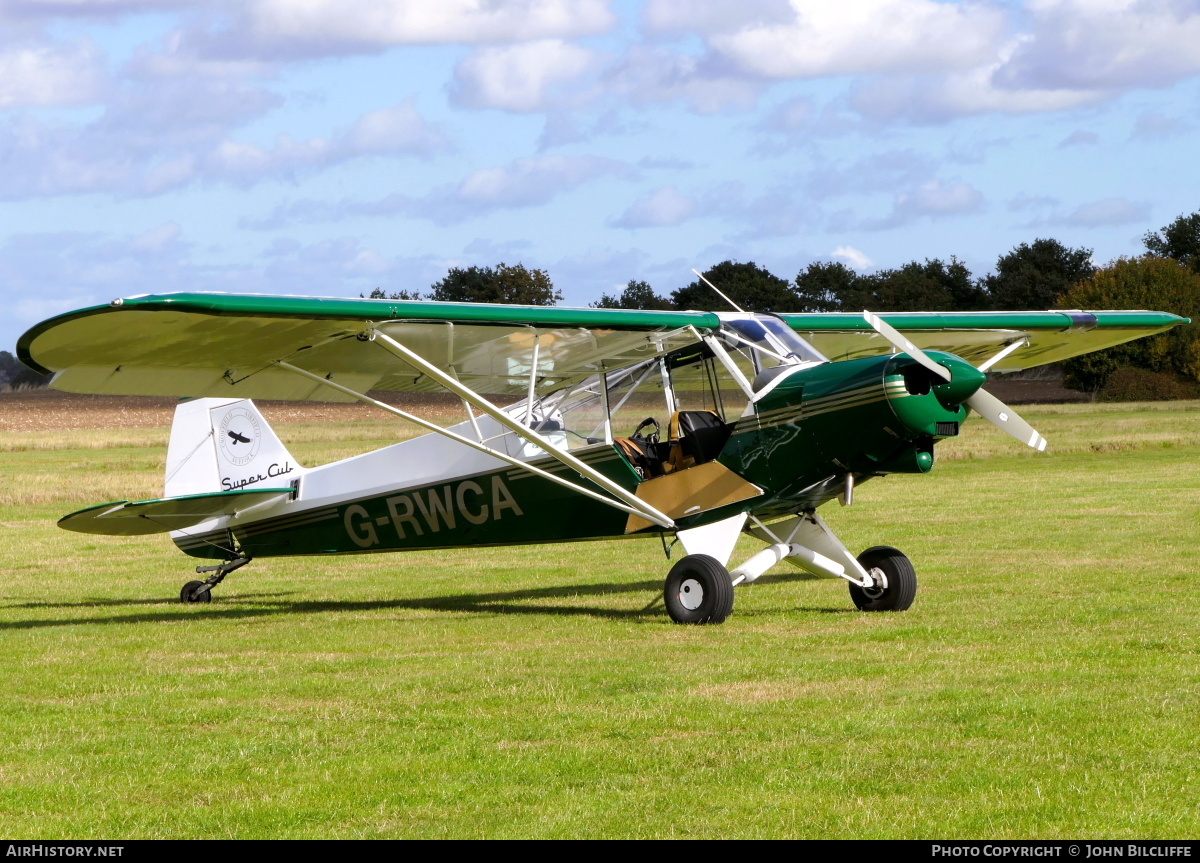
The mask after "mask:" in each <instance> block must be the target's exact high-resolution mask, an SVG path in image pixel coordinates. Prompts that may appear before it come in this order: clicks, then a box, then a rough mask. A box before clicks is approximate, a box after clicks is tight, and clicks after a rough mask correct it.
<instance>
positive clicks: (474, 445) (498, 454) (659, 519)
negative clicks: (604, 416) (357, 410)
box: [275, 360, 675, 529]
mask: <svg viewBox="0 0 1200 863" xmlns="http://www.w3.org/2000/svg"><path fill="white" fill-rule="evenodd" d="M275 365H277V366H279V367H280V368H281V369H286V370H287V371H289V372H294V373H295V374H298V375H300V376H302V377H306V378H308V379H309V380H312V381H316V382H317V383H320V384H324V385H325V386H327V387H331V388H332V389H335V390H337V391H338V392H342V393H345V394H346V395H348V396H350V397H351V398H355V399H357V400H358V401H360V402H365V403H366V404H369V405H374V406H375V407H377V408H379V409H380V410H384V411H387V412H388V413H391V414H395V415H396V416H399V417H402V418H404V419H406V420H408V421H410V422H412V423H415V424H416V425H419V426H421V427H422V428H424V429H428V430H429V431H431V432H436V433H437V434H440V435H443V436H445V437H448V438H450V439H451V440H454V441H458V442H459V443H461V444H463V445H464V446H469V447H471V449H475V450H479V451H480V452H482V453H487V454H488V455H490V456H493V457H495V458H498V459H500V460H501V461H505V462H508V463H509V464H511V465H513V466H515V467H519V468H521V469H522V470H527V471H529V472H530V473H532V474H535V475H536V476H540V477H541V478H542V479H548V480H550V482H553V483H557V484H558V485H561V486H563V487H564V488H569V489H570V490H571V491H574V492H577V493H578V494H582V495H584V496H585V497H590V498H592V499H593V500H598V501H600V502H601V503H605V504H608V505H609V506H611V507H614V508H615V509H619V510H621V511H622V512H625V513H628V514H629V515H637V516H641V517H642V518H645V519H649V520H651V521H653V522H654V523H655V524H657V525H660V526H661V527H665V528H668V529H673V528H674V527H675V523H674V522H673V521H671V519H669V518H667V516H665V515H663V514H662V513H660V512H659V511H658V510H656V509H654V508H653V507H652V506H650V505H649V504H646V503H644V502H643V501H641V500H638V499H637V498H636V497H635V498H634V501H635V502H636V503H637V504H638V506H636V507H634V506H626V505H625V504H624V503H622V502H621V501H618V500H613V499H612V498H611V497H608V496H606V495H603V494H598V493H597V492H594V491H592V490H591V489H589V488H584V487H583V486H581V485H579V484H578V483H574V482H571V481H570V480H569V479H564V478H563V477H561V476H557V475H556V474H553V473H550V472H549V471H546V470H542V469H541V468H540V467H537V466H535V465H532V464H529V463H528V462H525V461H521V459H519V458H515V457H513V456H511V455H509V454H508V453H506V452H502V451H501V450H497V449H493V448H492V447H490V446H487V445H486V444H483V443H479V442H477V441H473V440H471V439H469V438H465V437H463V436H462V435H460V434H456V433H455V432H452V431H450V430H449V429H444V428H442V427H441V426H439V425H437V424H435V423H431V422H429V421H428V420H425V419H421V417H419V416H416V415H414V414H410V413H409V412H408V411H404V410H401V409H400V408H397V407H394V406H392V405H389V404H384V403H383V402H381V401H377V400H375V399H373V398H371V397H370V396H368V395H364V394H363V393H360V392H358V391H357V390H353V389H351V388H350V387H347V386H342V385H341V384H339V383H336V382H334V381H331V380H329V379H327V378H324V377H322V376H321V375H318V374H313V373H312V372H310V371H307V370H305V369H301V368H297V367H296V366H294V365H292V364H291V363H287V362H284V361H283V360H277V361H276V363H275ZM526 431H528V429H526ZM541 445H542V444H540V443H539V446H541ZM544 448H545V449H546V452H547V453H549V454H551V455H556V456H557V455H558V453H557V451H556V450H554V449H553V448H552V447H550V446H549V445H546V446H545V447H544ZM575 460H576V461H578V459H575ZM584 467H587V465H584ZM588 473H589V474H590V473H594V471H592V470H591V469H590V468H589V469H588ZM588 478H589V479H591V477H590V476H589V477H588ZM601 478H603V479H604V480H605V481H606V482H610V481H609V480H608V478H607V477H604V476H603V475H602V474H601ZM610 484H611V483H610ZM617 488H621V487H620V486H617ZM621 491H625V490H624V489H621Z"/></svg>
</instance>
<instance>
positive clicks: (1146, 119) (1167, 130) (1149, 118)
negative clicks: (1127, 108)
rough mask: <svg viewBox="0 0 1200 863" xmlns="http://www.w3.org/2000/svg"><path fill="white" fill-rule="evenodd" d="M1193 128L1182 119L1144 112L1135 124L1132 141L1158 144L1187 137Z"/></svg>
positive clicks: (1131, 135) (1131, 136) (1153, 112)
mask: <svg viewBox="0 0 1200 863" xmlns="http://www.w3.org/2000/svg"><path fill="white" fill-rule="evenodd" d="M1192 128H1193V126H1192V124H1191V123H1189V122H1188V121H1187V120H1184V119H1183V118H1181V117H1168V116H1167V115H1166V114H1162V113H1159V112H1158V111H1144V112H1142V113H1141V114H1139V115H1138V118H1137V120H1136V121H1135V122H1134V124H1133V132H1132V133H1131V134H1130V136H1129V139H1130V140H1131V141H1146V142H1151V143H1153V142H1156V141H1163V140H1166V139H1167V138H1174V137H1176V136H1178V135H1185V134H1187V133H1188V132H1190V131H1191V130H1192Z"/></svg>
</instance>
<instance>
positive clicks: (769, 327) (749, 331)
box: [721, 314, 829, 363]
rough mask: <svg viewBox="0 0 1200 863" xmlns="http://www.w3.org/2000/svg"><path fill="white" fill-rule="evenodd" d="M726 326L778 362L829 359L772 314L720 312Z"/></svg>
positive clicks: (811, 361) (823, 361) (804, 361)
mask: <svg viewBox="0 0 1200 863" xmlns="http://www.w3.org/2000/svg"><path fill="white" fill-rule="evenodd" d="M721 318H722V321H721V323H722V324H723V325H724V326H723V329H726V330H729V331H731V332H732V334H733V335H734V336H736V337H737V338H738V339H739V340H741V341H743V342H745V343H749V345H751V346H753V347H755V348H757V349H758V350H760V351H763V352H764V353H766V354H768V355H770V356H772V357H774V358H775V359H777V360H778V361H779V362H783V363H791V362H796V361H799V362H802V363H825V362H829V360H828V359H827V358H826V357H825V356H824V355H823V354H822V353H821V352H820V351H818V350H817V349H816V348H814V347H813V346H812V345H810V344H809V343H808V342H806V341H804V339H802V338H800V336H798V335H796V333H795V332H793V330H792V328H791V327H789V326H788V325H787V324H785V323H784V322H783V321H782V320H780V319H779V318H776V317H774V316H772V315H746V316H745V317H742V316H733V315H730V316H728V317H726V316H725V315H724V314H722V315H721Z"/></svg>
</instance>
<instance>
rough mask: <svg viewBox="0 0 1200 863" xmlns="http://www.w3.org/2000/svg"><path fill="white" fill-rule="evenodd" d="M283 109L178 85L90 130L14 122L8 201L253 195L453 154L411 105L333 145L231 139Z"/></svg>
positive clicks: (371, 117) (3, 169)
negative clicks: (351, 167) (102, 195)
mask: <svg viewBox="0 0 1200 863" xmlns="http://www.w3.org/2000/svg"><path fill="white" fill-rule="evenodd" d="M276 104H277V98H276V97H274V96H272V94H269V93H266V91H262V90H258V89H256V88H251V87H246V86H244V85H240V84H235V83H229V82H224V81H209V82H206V83H205V84H203V85H202V84H201V83H200V82H197V81H180V82H173V83H172V84H171V86H169V87H166V86H156V87H152V88H142V89H138V90H137V91H136V92H135V93H134V94H133V95H130V96H128V97H122V98H121V99H118V100H116V101H114V102H113V103H111V104H110V105H109V107H108V110H107V111H106V112H105V114H104V115H102V116H101V117H100V118H99V119H97V120H95V121H93V122H91V123H89V124H86V125H84V126H69V125H66V124H51V123H47V122H41V121H38V120H35V119H32V118H28V117H18V118H15V119H13V120H10V121H9V123H8V124H7V125H6V126H4V125H0V198H9V199H19V198H27V197H34V196H44V195H62V194H78V193H89V192H112V193H117V194H123V195H156V194H160V193H162V192H164V191H167V190H169V189H176V188H179V187H181V186H185V185H187V184H188V183H191V182H195V181H220V182H230V183H234V184H237V185H242V186H248V185H252V184H254V183H257V182H260V181H262V180H265V179H269V178H272V177H285V176H291V175H293V174H295V173H296V172H300V171H316V170H320V169H323V168H327V167H329V166H331V165H335V164H339V163H342V162H345V161H348V160H351V159H355V158H359V157H362V156H377V155H389V156H417V157H424V156H429V155H431V154H433V153H435V152H437V151H439V150H441V149H443V148H445V147H446V143H445V140H444V139H443V137H442V136H441V134H440V133H439V132H438V131H437V130H435V129H433V128H432V127H431V126H429V124H427V123H426V122H425V120H424V119H423V118H422V117H421V116H420V114H418V113H417V111H416V109H415V108H414V107H413V106H412V104H411V103H409V102H403V103H401V104H399V105H396V106H394V107H392V108H386V109H383V110H380V111H373V112H370V113H368V114H365V115H363V116H362V117H360V118H359V119H358V120H357V121H356V122H355V123H354V124H353V125H352V126H351V127H350V128H349V129H347V130H344V131H342V132H338V133H335V134H333V135H331V136H329V137H327V138H322V137H315V138H309V139H307V140H296V139H294V138H292V137H290V136H288V135H279V136H278V137H277V139H276V141H275V143H274V146H271V147H261V146H258V145H256V144H250V143H246V142H242V141H237V140H235V139H233V138H232V137H231V135H232V132H233V129H232V127H233V126H235V125H238V124H240V123H243V122H245V121H247V120H249V119H252V118H254V117H256V116H258V115H260V114H262V113H263V112H265V111H267V110H269V109H270V108H272V107H274V106H275V105H276ZM173 105H178V108H177V109H176V110H172V106H173Z"/></svg>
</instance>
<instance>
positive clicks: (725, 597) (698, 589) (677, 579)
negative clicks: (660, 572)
mask: <svg viewBox="0 0 1200 863" xmlns="http://www.w3.org/2000/svg"><path fill="white" fill-rule="evenodd" d="M663 599H664V600H665V601H666V603H667V614H669V615H670V616H671V620H673V621H675V622H676V623H721V622H722V621H724V620H725V618H727V617H729V615H730V613H731V612H732V611H733V582H732V581H730V580H729V570H727V569H726V568H725V567H723V566H722V565H721V563H720V561H718V560H717V559H716V558H714V557H709V556H708V555H707V554H689V555H688V556H687V557H685V558H683V559H682V560H680V561H679V563H677V564H675V565H674V566H673V567H671V571H670V573H668V574H667V585H666V587H665V588H664V589H663Z"/></svg>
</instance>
